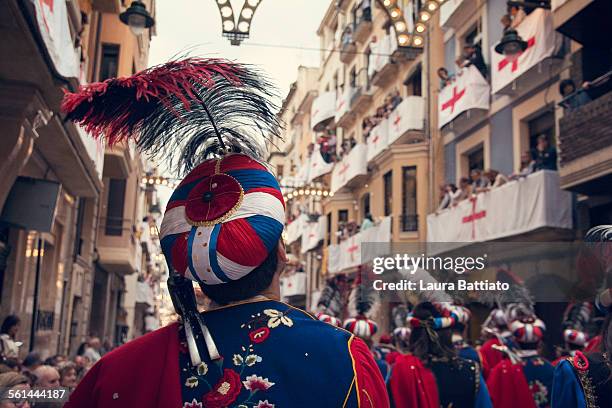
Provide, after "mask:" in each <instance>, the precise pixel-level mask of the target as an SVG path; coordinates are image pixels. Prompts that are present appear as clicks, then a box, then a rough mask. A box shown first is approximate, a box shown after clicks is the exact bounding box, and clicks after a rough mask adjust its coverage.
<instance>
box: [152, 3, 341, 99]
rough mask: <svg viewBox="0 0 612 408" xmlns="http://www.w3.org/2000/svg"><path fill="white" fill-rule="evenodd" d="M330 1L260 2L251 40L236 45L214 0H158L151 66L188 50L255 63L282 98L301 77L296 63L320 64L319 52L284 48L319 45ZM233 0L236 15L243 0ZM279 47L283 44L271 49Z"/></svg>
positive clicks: (203, 54)
mask: <svg viewBox="0 0 612 408" xmlns="http://www.w3.org/2000/svg"><path fill="white" fill-rule="evenodd" d="M330 1H333V0H262V1H261V3H260V5H259V7H258V8H257V11H256V13H255V15H254V17H253V24H252V26H251V35H250V38H249V39H247V40H245V41H244V42H243V43H242V45H240V46H232V45H230V42H229V40H227V39H226V38H223V37H222V36H221V16H220V15H219V10H218V8H217V5H216V0H158V1H157V2H156V3H157V10H156V16H155V18H156V28H157V35H156V36H155V37H153V40H152V42H151V49H150V53H149V64H150V65H155V64H159V63H162V62H165V61H167V60H168V59H170V58H172V57H173V56H175V55H177V54H182V53H185V52H190V53H191V54H193V55H198V56H203V57H222V58H228V59H231V60H236V61H238V62H242V63H251V64H256V65H259V66H260V67H261V68H262V69H263V70H264V71H265V72H267V73H268V75H269V76H270V77H271V79H272V80H273V81H274V82H275V83H276V85H277V86H278V87H279V91H280V93H281V95H282V96H283V97H284V96H285V95H286V94H287V92H288V91H289V86H290V85H291V83H292V82H294V81H295V80H296V78H297V68H298V66H300V65H306V66H318V65H319V52H318V51H313V50H300V49H293V48H284V47H285V46H289V47H305V48H318V47H319V39H318V37H317V34H316V31H317V28H318V27H319V23H320V22H321V20H322V18H323V15H324V14H325V11H326V9H327V6H328V5H329V3H330ZM231 3H232V5H233V8H234V14H235V15H238V14H239V13H240V9H241V8H242V5H243V4H244V0H231ZM258 44H265V45H268V46H265V47H264V46H260V45H258ZM275 45H282V46H283V47H271V46H275Z"/></svg>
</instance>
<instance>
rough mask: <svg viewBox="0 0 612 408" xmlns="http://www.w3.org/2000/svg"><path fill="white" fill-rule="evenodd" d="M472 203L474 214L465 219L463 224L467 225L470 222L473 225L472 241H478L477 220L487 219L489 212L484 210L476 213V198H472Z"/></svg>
mask: <svg viewBox="0 0 612 408" xmlns="http://www.w3.org/2000/svg"><path fill="white" fill-rule="evenodd" d="M470 201H471V202H472V213H471V214H470V215H468V216H466V217H463V219H462V220H461V222H462V223H463V224H467V223H468V222H471V223H472V239H476V220H479V219H481V218H484V217H486V216H487V211H486V210H482V211H479V212H476V197H472V198H470Z"/></svg>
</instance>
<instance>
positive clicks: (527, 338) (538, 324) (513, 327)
mask: <svg viewBox="0 0 612 408" xmlns="http://www.w3.org/2000/svg"><path fill="white" fill-rule="evenodd" d="M510 331H511V332H512V334H513V335H514V338H515V339H516V341H518V342H519V343H537V342H538V341H540V340H542V337H544V332H545V331H546V325H545V324H544V322H543V321H542V320H540V319H537V318H535V319H524V320H515V321H513V322H512V323H510Z"/></svg>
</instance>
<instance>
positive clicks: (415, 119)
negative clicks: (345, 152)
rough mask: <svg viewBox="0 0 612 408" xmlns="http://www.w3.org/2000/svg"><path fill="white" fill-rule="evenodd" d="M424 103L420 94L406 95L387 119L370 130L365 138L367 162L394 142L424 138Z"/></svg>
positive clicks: (419, 140) (414, 141)
mask: <svg viewBox="0 0 612 408" xmlns="http://www.w3.org/2000/svg"><path fill="white" fill-rule="evenodd" d="M424 122H425V104H424V100H423V97H421V96H414V95H412V96H408V97H406V98H404V100H403V101H402V102H401V103H400V104H399V105H397V107H396V108H395V109H394V110H393V112H391V114H390V115H389V117H388V118H387V119H384V120H383V121H382V122H380V123H379V124H378V126H376V127H375V128H374V129H372V130H371V132H370V135H369V137H368V139H367V155H366V157H367V161H368V163H369V162H371V161H372V160H374V159H376V158H377V157H379V156H380V154H382V153H383V152H384V151H385V150H387V149H388V148H389V147H390V146H391V145H394V144H404V143H416V142H421V141H423V140H424V135H423V129H424Z"/></svg>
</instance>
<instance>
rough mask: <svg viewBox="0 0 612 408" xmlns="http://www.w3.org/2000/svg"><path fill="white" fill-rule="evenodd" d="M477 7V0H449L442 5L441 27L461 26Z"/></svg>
mask: <svg viewBox="0 0 612 408" xmlns="http://www.w3.org/2000/svg"><path fill="white" fill-rule="evenodd" d="M477 8H478V5H477V4H476V0H447V1H446V3H444V4H443V5H442V6H441V7H440V27H442V28H444V29H445V30H448V29H451V28H458V27H460V26H461V25H462V24H464V23H465V21H466V20H468V19H469V18H470V16H471V15H472V14H473V13H474V10H476V9H477Z"/></svg>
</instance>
